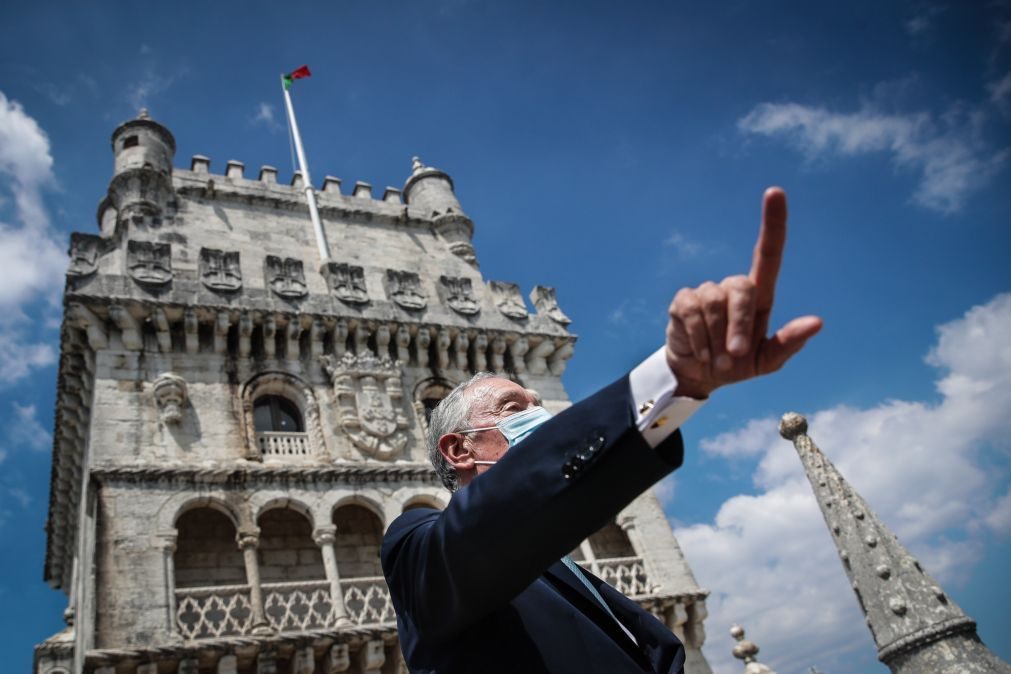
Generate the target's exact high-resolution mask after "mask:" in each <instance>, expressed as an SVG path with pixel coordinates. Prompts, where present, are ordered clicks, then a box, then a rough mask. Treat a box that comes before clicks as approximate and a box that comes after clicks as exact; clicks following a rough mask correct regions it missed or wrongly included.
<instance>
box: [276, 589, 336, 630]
mask: <svg viewBox="0 0 1011 674" xmlns="http://www.w3.org/2000/svg"><path fill="white" fill-rule="evenodd" d="M263 612H264V613H265V614H266V615H267V622H269V623H270V626H271V627H272V628H274V630H275V631H277V632H299V631H304V630H311V629H319V628H323V627H329V626H330V625H332V624H333V621H332V619H331V614H332V613H333V600H332V599H331V597H330V583H329V582H327V581H325V580H313V581H302V582H293V583H264V584H263Z"/></svg>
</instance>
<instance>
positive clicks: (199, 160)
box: [190, 154, 211, 173]
mask: <svg viewBox="0 0 1011 674" xmlns="http://www.w3.org/2000/svg"><path fill="white" fill-rule="evenodd" d="M190 170H191V171H193V172H194V173H210V172H211V159H210V157H205V156H204V155H202V154H195V155H193V159H192V160H191V161H190Z"/></svg>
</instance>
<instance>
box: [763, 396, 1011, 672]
mask: <svg viewBox="0 0 1011 674" xmlns="http://www.w3.org/2000/svg"><path fill="white" fill-rule="evenodd" d="M779 432H780V435H782V436H783V437H784V438H786V439H787V440H791V441H793V445H794V447H795V448H796V450H797V454H799V455H800V460H801V462H802V463H803V464H804V472H805V473H806V474H807V478H808V480H809V481H810V482H811V488H812V489H813V490H814V495H815V499H816V500H817V501H818V507H819V508H821V512H822V515H823V516H824V517H825V522H826V523H827V524H828V527H829V529H830V530H831V532H832V540H833V541H835V544H836V548H838V550H839V557H840V559H842V563H843V567H844V568H845V570H846V575H847V576H849V579H850V583H851V584H852V586H853V591H854V592H855V593H856V595H857V601H858V602H859V603H860V608H861V609H862V610H863V612H864V615H865V617H866V622H867V627H868V628H870V630H871V634H872V635H873V636H874V642H875V644H876V645H877V647H878V659H879V660H881V661H882V662H883V663H885V664H886V665H888V667H889V668H890V669H891V670H892V672H894V673H895V674H912V673H914V672H932V673H933V674H956V673H958V674H977V673H979V674H981V673H983V672H1000V673H1002V674H1011V666H1009V665H1008V664H1007V663H1005V662H1003V661H1001V660H999V659H998V658H997V657H996V656H995V655H993V653H991V652H990V651H989V649H987V647H986V646H985V645H983V643H982V642H981V641H980V640H979V637H978V636H976V623H975V621H974V620H972V618H969V617H968V616H966V615H965V613H963V612H962V609H960V608H959V607H958V605H957V604H955V602H954V601H952V600H951V598H950V597H948V595H946V594H945V593H944V590H942V589H941V587H940V586H939V585H938V584H937V582H936V581H935V580H934V579H933V578H931V577H930V576H929V575H927V573H926V572H925V571H924V570H923V568H922V567H921V566H920V563H919V562H917V561H916V559H915V558H913V556H912V555H911V554H909V551H908V550H906V549H905V548H904V547H903V546H902V544H901V543H899V541H898V539H897V538H896V537H895V535H894V534H893V533H892V532H891V531H890V530H889V529H888V527H886V526H885V524H884V523H883V522H882V521H881V520H880V519H878V517H877V516H876V515H875V514H874V513H873V512H872V511H871V509H870V508H868V507H867V504H866V503H865V502H864V500H863V499H862V498H861V497H860V495H859V494H857V493H856V492H855V491H854V490H853V488H852V487H850V485H849V484H848V483H847V482H846V480H845V479H844V478H843V476H842V475H840V473H839V471H838V470H836V468H835V466H833V465H832V463H831V462H830V461H829V460H828V459H827V458H825V455H824V454H822V452H821V450H820V449H818V447H817V446H816V445H815V444H814V442H812V440H811V438H810V437H808V435H807V420H805V419H804V417H802V416H800V415H799V414H794V413H792V412H791V413H788V414H785V415H783V418H782V421H780V424H779Z"/></svg>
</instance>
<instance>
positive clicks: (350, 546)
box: [332, 499, 383, 579]
mask: <svg viewBox="0 0 1011 674" xmlns="http://www.w3.org/2000/svg"><path fill="white" fill-rule="evenodd" d="M380 512H381V511H380ZM332 519H333V524H334V527H336V540H335V543H334V550H335V552H336V555H337V569H338V572H339V575H340V577H341V578H348V579H351V578H374V577H380V576H382V575H383V569H382V565H381V564H380V562H379V550H380V548H381V546H382V542H383V522H382V519H381V516H380V515H379V514H377V513H376V511H375V510H373V508H370V507H367V506H365V505H362V503H361V501H359V500H357V499H354V500H346V501H345V502H344V503H343V504H342V505H338V506H336V507H335V508H334V510H333V514H332Z"/></svg>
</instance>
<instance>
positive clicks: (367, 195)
mask: <svg viewBox="0 0 1011 674" xmlns="http://www.w3.org/2000/svg"><path fill="white" fill-rule="evenodd" d="M351 196H353V197H358V198H359V199H371V198H372V185H371V184H369V183H367V182H363V181H361V180H356V181H355V187H354V190H352V192H351Z"/></svg>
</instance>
